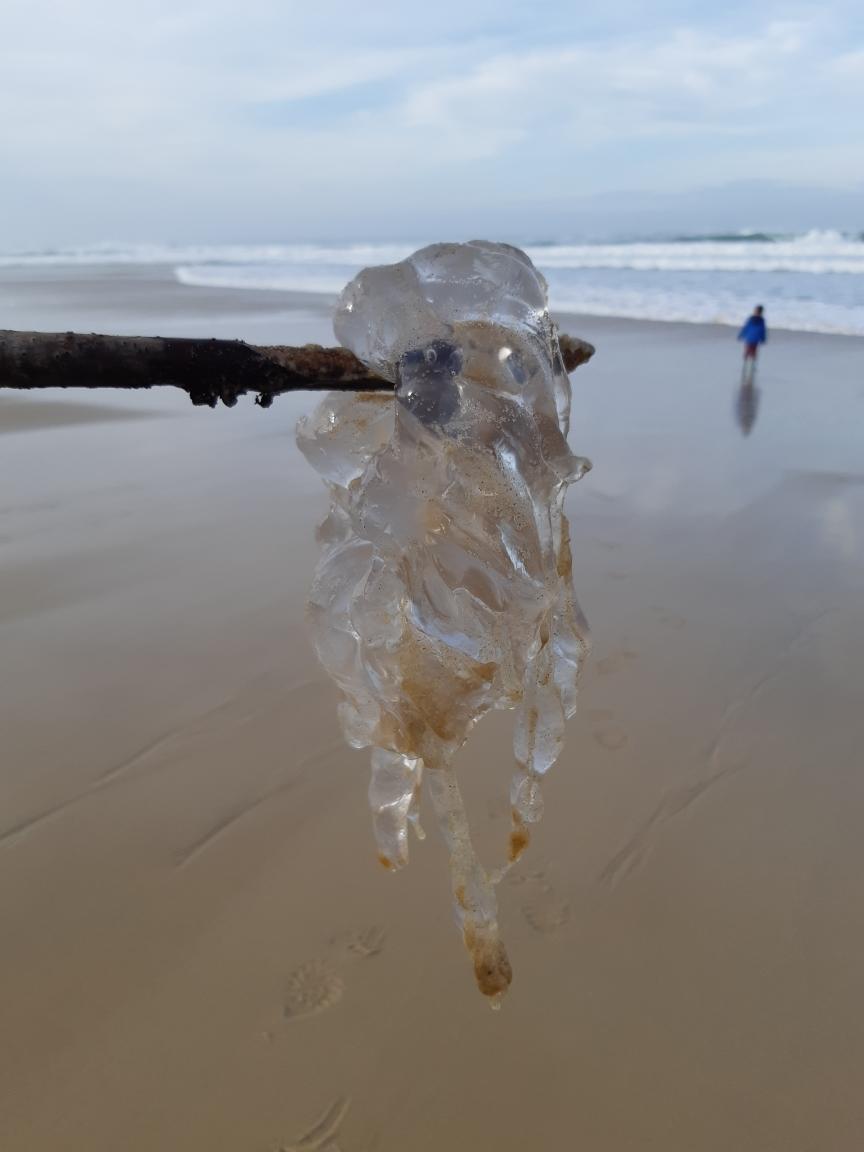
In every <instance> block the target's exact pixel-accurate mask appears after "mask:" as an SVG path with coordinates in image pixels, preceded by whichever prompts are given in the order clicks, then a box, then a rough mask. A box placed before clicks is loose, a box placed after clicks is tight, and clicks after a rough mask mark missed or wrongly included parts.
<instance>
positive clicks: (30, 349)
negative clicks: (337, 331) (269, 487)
mask: <svg viewBox="0 0 864 1152" xmlns="http://www.w3.org/2000/svg"><path fill="white" fill-rule="evenodd" d="M559 339H560V343H561V353H562V356H563V359H564V366H565V368H566V369H567V371H568V372H572V371H573V370H574V369H575V368H577V367H578V366H579V365H580V364H585V363H586V362H587V361H588V360H590V359H591V357H592V356H593V355H594V348H593V346H592V345H591V344H588V343H587V342H586V341H584V340H578V339H576V338H575V337H572V336H560V337H559ZM163 386H168V387H174V388H181V389H182V390H183V391H184V392H188V394H189V396H190V398H191V400H192V403H193V404H206V405H209V406H210V407H211V408H215V406H216V404H217V402H218V401H219V400H221V401H222V403H223V404H226V405H227V406H228V407H229V408H233V406H234V405H235V404H236V403H237V400H238V398H239V397H240V396H243V395H245V394H246V393H247V392H254V393H256V394H257V395H256V403H258V404H260V405H261V406H262V407H264V408H269V406H270V405H271V404H272V402H273V397H274V396H278V395H279V394H280V393H281V392H296V391H298V390H302V389H313V390H316V391H318V390H321V391H329V390H331V389H335V390H337V391H352V392H353V391H357V392H371V391H380V390H390V389H392V387H393V385H392V383H391V382H390V381H389V380H384V379H382V378H381V377H380V376H376V375H375V374H374V373H373V372H370V371H369V369H368V368H367V367H366V365H365V364H363V363H362V362H361V361H360V360H358V359H357V357H356V356H355V355H354V354H353V353H352V352H349V351H348V350H347V349H346V348H322V347H321V346H320V345H318V344H306V345H304V346H303V347H300V348H291V347H288V346H285V345H279V344H277V345H271V346H266V347H259V346H256V345H254V344H244V343H243V342H242V341H240V340H188V339H179V338H175V337H161V336H96V335H84V334H79V333H75V332H56V333H54V332H12V331H9V330H6V329H0V388H18V389H31V388H124V389H129V388H157V387H163Z"/></svg>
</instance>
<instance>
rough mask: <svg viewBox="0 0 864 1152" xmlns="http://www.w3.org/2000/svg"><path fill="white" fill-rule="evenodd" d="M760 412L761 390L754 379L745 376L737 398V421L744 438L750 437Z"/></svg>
mask: <svg viewBox="0 0 864 1152" xmlns="http://www.w3.org/2000/svg"><path fill="white" fill-rule="evenodd" d="M758 412H759V389H758V388H757V387H756V385H755V384H754V383H753V378H752V377H751V376H749V375H747V376H745V377H744V378H743V379H742V381H741V386H740V388H739V389H738V395H737V397H736V398H735V420H736V423H737V424H738V427H739V428H740V429H741V435H742V436H749V435H750V432H751V430H752V428H753V425H754V424H755V423H756V416H757V415H758Z"/></svg>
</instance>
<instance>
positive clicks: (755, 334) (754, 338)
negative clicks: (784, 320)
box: [738, 304, 768, 376]
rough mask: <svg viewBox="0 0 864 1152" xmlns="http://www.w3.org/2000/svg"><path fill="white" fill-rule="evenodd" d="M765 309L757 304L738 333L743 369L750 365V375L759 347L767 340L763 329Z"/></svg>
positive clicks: (766, 330)
mask: <svg viewBox="0 0 864 1152" xmlns="http://www.w3.org/2000/svg"><path fill="white" fill-rule="evenodd" d="M764 311H765V309H764V308H763V307H762V305H761V304H757V305H756V307H755V308H754V309H753V315H752V316H750V317H749V318H748V320H747V322H746V324H745V325H744V327H743V328H742V329H741V331H740V332H739V333H738V339H739V340H743V341H744V369H745V370H746V368H747V365H748V363H749V365H750V375H751V376H752V375H753V371H754V369H755V367H756V353H757V352H758V351H759V345H760V344H764V343H765V341H766V340H767V339H768V329H767V328H766V327H765V316H764Z"/></svg>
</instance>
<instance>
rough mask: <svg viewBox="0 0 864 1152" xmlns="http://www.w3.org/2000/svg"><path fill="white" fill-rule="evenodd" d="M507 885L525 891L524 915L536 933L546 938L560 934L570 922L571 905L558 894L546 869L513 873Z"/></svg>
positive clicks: (508, 878)
mask: <svg viewBox="0 0 864 1152" xmlns="http://www.w3.org/2000/svg"><path fill="white" fill-rule="evenodd" d="M507 883H508V884H509V885H511V886H512V887H514V888H518V889H520V890H524V892H525V895H526V896H527V900H526V901H525V903H524V904H523V905H522V915H523V916H524V917H525V919H526V921H527V922H528V923H529V924H530V925H531V927H532V928H533V929H534V931H535V932H540V933H541V934H542V935H544V936H546V935H549V934H550V933H553V932H558V931H560V929H562V928H563V927H564V926H565V924H567V923H568V921H569V920H570V905H569V904H568V903H567V901H566V900H564V899H562V898H561V897H560V896H559V895H558V894H557V893H556V891H555V888H554V886H553V885H552V882H551V881H550V880H549V875H548V871H547V869H546V868H545V867H543V868H535V869H534V870H533V871H531V872H511V873H510V874H509V875H508V877H507Z"/></svg>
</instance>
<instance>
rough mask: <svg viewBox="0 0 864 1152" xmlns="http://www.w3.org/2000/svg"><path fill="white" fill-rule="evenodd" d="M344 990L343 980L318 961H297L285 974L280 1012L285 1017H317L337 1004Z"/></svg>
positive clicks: (298, 1018) (300, 1018)
mask: <svg viewBox="0 0 864 1152" xmlns="http://www.w3.org/2000/svg"><path fill="white" fill-rule="evenodd" d="M344 993H345V982H344V981H343V980H342V978H341V976H337V975H336V973H335V972H332V971H330V969H329V968H328V967H327V966H326V965H325V964H323V963H322V962H321V961H320V960H313V961H312V962H311V963H310V964H301V966H300V967H299V968H295V969H294V971H293V972H292V973H291V974H290V976H289V977H288V984H287V988H286V991H285V1002H284V1005H283V1008H282V1015H283V1016H284V1017H285V1019H286V1020H302V1019H304V1017H306V1016H318V1015H319V1014H320V1013H321V1012H326V1011H327V1009H328V1008H333V1007H334V1006H335V1005H336V1004H338V1003H339V1001H340V1000H341V999H342V996H343V995H344Z"/></svg>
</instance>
